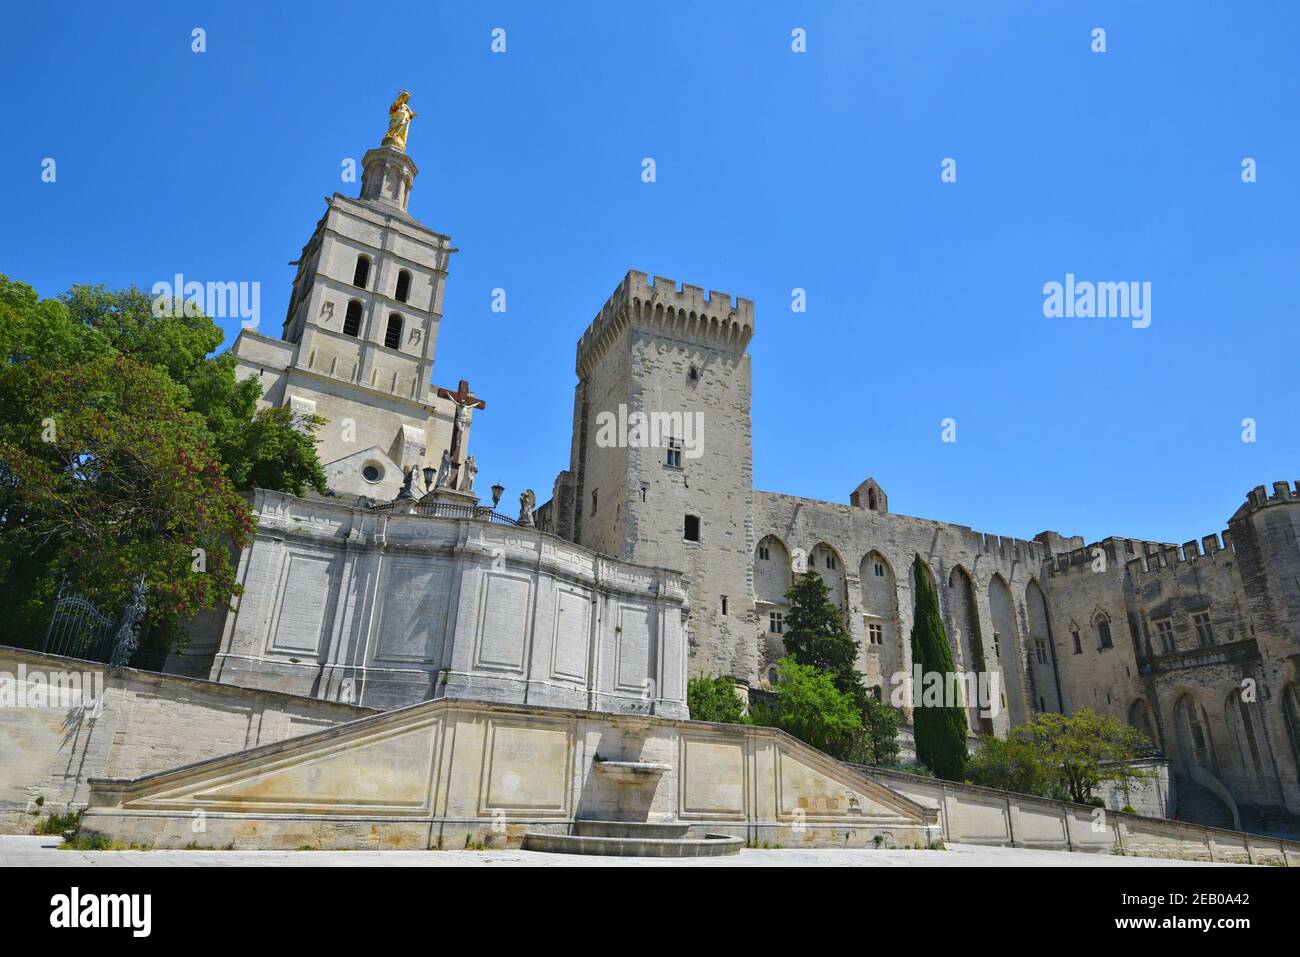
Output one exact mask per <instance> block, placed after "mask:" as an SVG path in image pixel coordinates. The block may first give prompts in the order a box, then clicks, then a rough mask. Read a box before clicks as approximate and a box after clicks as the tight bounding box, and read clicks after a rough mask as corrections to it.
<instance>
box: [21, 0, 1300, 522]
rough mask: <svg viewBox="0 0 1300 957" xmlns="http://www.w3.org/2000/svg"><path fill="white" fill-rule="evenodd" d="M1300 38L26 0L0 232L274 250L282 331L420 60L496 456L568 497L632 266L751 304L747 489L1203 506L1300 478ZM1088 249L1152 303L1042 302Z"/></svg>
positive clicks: (857, 15) (995, 502)
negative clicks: (49, 161) (580, 367)
mask: <svg viewBox="0 0 1300 957" xmlns="http://www.w3.org/2000/svg"><path fill="white" fill-rule="evenodd" d="M1097 26H1100V27H1104V28H1105V29H1106V31H1107V47H1108V49H1107V52H1106V53H1104V54H1094V53H1092V52H1091V51H1090V48H1089V47H1090V42H1091V41H1090V31H1091V30H1092V28H1093V27H1097ZM194 27H203V28H204V29H206V31H207V45H208V52H206V53H204V54H195V53H192V52H191V50H190V45H191V40H190V31H191V29H192V28H194ZM494 27H502V28H504V29H505V30H506V31H507V53H506V54H504V55H494V54H493V53H492V52H491V51H490V49H489V42H490V31H491V30H492V29H493V28H494ZM795 27H803V28H804V29H806V31H807V37H808V40H807V43H808V52H807V53H805V54H802V55H796V54H794V53H792V52H791V50H790V42H791V41H790V31H791V30H792V29H793V28H795ZM1297 49H1300V5H1297V4H1293V3H1289V2H1282V0H1277V2H1273V3H1236V2H1234V3H1231V4H1223V3H1195V2H1168V3H1164V2H1144V3H1141V4H1133V3H1092V4H1087V5H1084V4H1072V3H1050V4H1048V3H1040V2H1024V3H986V2H980V3H976V2H974V0H971V2H965V3H917V2H910V0H891V2H884V3H871V4H862V3H806V4H805V3H799V4H794V3H784V4H756V3H743V4H742V3H735V4H725V5H724V4H721V3H716V4H715V3H684V2H681V3H679V2H657V3H636V4H632V3H618V4H600V5H597V4H595V3H591V4H577V3H545V4H542V3H511V4H491V3H470V2H445V3H438V4H424V3H409V4H399V5H390V4H371V5H366V4H355V3H351V4H341V3H312V4H304V5H302V6H300V7H299V6H291V5H287V4H286V5H281V4H268V3H220V4H218V3H188V2H187V3H182V4H178V3H156V4H113V5H103V4H89V3H87V4H68V3H59V4H21V5H10V6H9V8H8V9H7V10H6V14H5V24H4V28H3V30H2V31H0V71H3V73H2V78H3V83H0V110H2V111H3V112H2V115H3V117H4V134H3V136H2V137H0V144H2V145H0V214H2V216H3V220H2V222H3V228H2V229H0V271H3V272H4V273H6V274H8V275H10V276H12V277H14V278H18V279H22V280H24V281H26V282H29V283H31V284H32V285H34V286H35V287H36V288H37V289H38V290H39V291H40V292H41V293H42V294H44V295H55V294H57V293H59V292H60V291H62V290H64V289H66V288H67V287H68V286H69V285H70V284H72V283H74V282H90V283H104V284H107V285H109V286H126V285H130V284H132V283H135V284H138V285H140V286H141V287H144V288H148V286H149V285H151V284H152V283H153V282H155V281H157V280H159V279H163V278H168V277H170V276H171V275H172V274H173V273H175V272H182V273H184V274H186V276H187V277H188V278H193V279H201V280H205V281H206V280H223V281H224V280H244V281H259V282H261V284H262V310H263V329H264V330H265V331H270V332H274V333H278V331H279V328H280V324H281V322H282V319H283V315H284V309H285V306H286V304H287V299H288V294H289V287H290V281H291V278H292V274H293V270H292V269H291V268H290V267H289V266H288V265H286V264H287V263H288V262H289V261H290V260H293V259H296V258H297V254H298V252H299V251H300V249H301V247H302V245H303V244H304V243H305V242H306V241H307V239H308V237H309V235H310V233H311V229H312V227H313V225H314V224H315V222H316V220H317V219H318V218H319V216H320V214H321V212H322V208H323V206H322V197H323V196H325V195H327V194H330V193H332V192H334V191H336V190H343V191H346V192H354V191H355V189H356V187H355V186H351V185H345V184H342V183H341V182H340V178H339V171H340V163H341V161H342V160H343V158H345V157H356V158H358V159H359V158H360V156H361V154H362V153H363V152H364V151H365V150H366V149H367V148H369V147H371V146H374V145H377V142H378V139H379V137H380V135H381V133H382V129H383V124H384V121H385V117H386V109H387V106H388V104H389V102H390V101H391V99H392V97H393V94H394V93H395V92H396V91H397V90H398V89H400V88H402V87H409V88H410V89H411V90H412V93H413V96H412V106H413V107H414V108H415V109H416V110H417V112H418V113H419V114H420V115H419V117H418V118H417V119H416V120H415V122H414V124H413V125H412V133H411V140H410V153H411V155H412V157H413V158H414V159H415V161H416V163H417V164H418V165H419V167H420V177H419V179H418V181H417V182H416V187H415V192H414V195H413V199H412V205H411V209H412V212H413V214H414V215H416V216H417V217H418V218H419V219H421V220H422V221H423V222H425V223H427V224H428V225H429V226H431V227H432V228H434V229H437V230H439V231H442V232H446V233H449V234H450V235H451V236H452V237H453V240H454V241H455V243H456V245H457V246H459V247H460V249H461V250H462V252H461V253H460V254H459V255H458V256H457V257H456V258H455V259H454V262H453V273H452V275H451V278H450V281H449V285H448V292H447V296H446V301H445V313H446V318H445V320H444V323H443V330H442V335H441V338H440V341H439V345H438V355H437V363H436V366H435V371H434V378H435V380H436V381H437V382H438V383H439V384H446V385H454V384H455V381H456V380H457V379H460V378H467V379H469V380H471V382H472V384H473V386H474V388H475V389H476V391H477V392H478V393H479V394H480V395H482V396H483V397H485V398H486V399H487V400H488V403H489V404H488V408H487V410H486V412H485V413H482V414H481V415H480V417H479V418H478V420H477V421H478V427H476V428H475V431H474V447H475V452H476V453H477V457H478V459H479V462H480V463H481V468H482V472H481V474H480V479H481V480H484V479H485V480H486V481H480V484H481V485H483V486H486V485H488V484H490V483H491V482H492V481H495V480H498V479H500V480H501V481H503V482H504V483H505V484H506V485H507V486H508V487H510V488H513V489H515V490H516V491H517V490H518V489H520V488H522V487H524V486H532V487H534V488H536V489H537V491H538V493H539V498H541V499H545V498H546V497H548V495H549V492H550V487H551V482H552V480H553V478H554V475H555V472H556V471H557V470H559V469H561V468H564V467H567V464H568V449H569V429H570V417H571V411H572V398H573V385H574V382H575V378H574V373H573V352H574V343H575V341H576V339H577V337H578V336H579V334H580V333H581V332H582V330H583V329H584V328H585V327H586V325H587V323H588V322H589V321H590V320H591V318H592V316H593V315H594V314H595V313H596V311H597V310H598V309H599V307H600V305H601V303H602V302H603V301H604V300H605V298H606V297H607V296H608V294H609V293H610V292H611V291H612V290H613V288H614V286H615V285H616V284H617V283H618V281H619V279H620V278H621V277H622V275H623V274H624V273H625V271H626V270H627V269H629V268H636V269H641V270H645V271H647V272H650V273H658V274H661V275H665V276H671V277H674V278H675V279H677V280H679V281H686V282H690V283H693V284H696V285H700V286H703V287H705V288H706V289H707V288H711V289H724V290H728V291H730V292H732V293H735V294H739V295H743V296H746V297H748V298H751V299H753V300H754V301H755V303H756V309H757V327H758V332H757V335H756V337H755V339H754V341H753V343H752V344H751V346H750V351H751V353H752V355H753V369H754V480H755V485H756V486H757V487H758V488H761V489H766V490H772V491H780V492H788V493H792V494H799V495H803V496H807V497H811V498H823V499H829V500H832V501H847V497H848V493H849V491H850V489H852V488H853V487H854V486H855V485H856V484H857V483H858V482H859V481H861V480H862V479H863V478H865V477H866V476H868V475H873V476H875V477H876V478H877V479H878V480H879V481H880V483H881V484H882V485H883V486H884V488H885V489H886V491H887V492H888V493H889V495H890V505H891V507H892V508H893V510H895V511H898V512H903V513H906V514H912V515H921V516H926V517H931V518H938V519H944V520H948V521H954V522H959V523H961V524H966V525H971V526H973V527H975V528H977V529H980V530H982V531H989V532H995V533H999V534H1007V535H1017V536H1024V537H1027V536H1031V535H1033V534H1035V533H1036V532H1038V531H1041V530H1042V529H1044V528H1052V529H1056V530H1058V531H1061V532H1062V533H1066V534H1083V535H1085V536H1087V537H1089V538H1097V537H1101V536H1104V535H1108V534H1122V535H1133V536H1139V537H1148V538H1154V539H1163V540H1172V541H1177V542H1181V541H1184V540H1186V539H1189V538H1193V537H1199V536H1201V535H1203V534H1206V533H1209V532H1211V531H1216V530H1218V529H1220V528H1222V527H1223V523H1224V522H1225V521H1226V519H1227V517H1228V516H1229V515H1230V514H1231V513H1232V512H1233V511H1234V510H1235V509H1236V507H1237V506H1238V505H1239V504H1240V502H1241V501H1242V499H1243V496H1244V495H1245V493H1246V492H1247V491H1248V490H1249V489H1250V488H1252V487H1253V486H1255V485H1257V484H1261V483H1264V484H1267V483H1270V482H1272V481H1274V480H1278V479H1295V478H1297V477H1300V468H1298V467H1297V466H1300V462H1297V456H1296V451H1297V448H1298V447H1300V442H1297V439H1298V438H1300V415H1297V411H1298V405H1297V381H1296V380H1297V375H1296V370H1297V355H1298V354H1300V349H1298V348H1297V347H1298V346H1300V331H1298V328H1297V323H1296V312H1297V306H1298V305H1300V270H1298V269H1297V265H1298V253H1300V229H1297V222H1300V201H1298V200H1300V197H1298V195H1297V194H1298V191H1300V133H1298V129H1300V123H1298V122H1297V119H1298V118H1300V110H1297V98H1298V97H1297V94H1298V93H1300V66H1298V63H1300V59H1298V58H1297V56H1296V51H1297ZM646 156H650V157H653V158H654V159H655V160H656V162H657V167H658V182H656V183H654V184H646V183H643V182H642V181H641V177H640V172H641V166H640V164H641V160H642V158H643V157H646ZM1247 156H1249V157H1254V158H1255V159H1256V160H1257V162H1258V176H1259V181H1258V182H1257V183H1254V184H1250V185H1247V184H1243V183H1242V182H1241V175H1240V174H1241V161H1242V159H1243V157H1247ZM45 157H53V158H55V159H56V160H57V163H58V180H57V182H56V183H54V184H45V183H42V182H41V179H40V164H41V161H42V159H43V158H45ZM945 157H953V158H955V159H956V160H957V164H958V166H957V171H958V179H957V182H956V183H953V184H944V183H941V182H940V176H939V173H940V163H941V161H942V160H943V158H945ZM1067 272H1072V273H1074V274H1076V275H1077V276H1078V277H1079V278H1081V279H1093V280H1113V281H1119V280H1137V281H1147V282H1150V283H1151V284H1152V324H1151V326H1150V328H1148V329H1144V330H1135V329H1132V328H1131V327H1130V325H1129V323H1127V322H1125V321H1123V320H1114V319H1108V320H1102V319H1047V318H1044V316H1043V311H1042V304H1043V293H1042V288H1043V284H1044V283H1046V282H1050V281H1053V280H1056V281H1061V280H1063V279H1064V276H1065V274H1066V273H1067ZM494 287H503V288H505V289H506V291H507V296H508V307H509V308H508V312H506V313H505V314H504V315H502V314H497V313H493V312H492V311H491V310H490V304H491V298H490V297H491V290H492V289H493V288H494ZM794 287H802V288H805V289H806V290H807V296H808V311H807V313H805V314H795V313H792V312H791V310H790V291H791V289H792V288H794ZM232 325H233V324H232ZM233 331H237V330H232V331H231V336H232V337H233ZM1248 416H1249V417H1253V418H1255V419H1256V420H1257V421H1258V441H1257V442H1256V443H1255V444H1246V443H1243V442H1242V441H1241V426H1240V422H1241V420H1242V419H1243V418H1245V417H1248ZM945 417H952V418H954V419H956V421H957V428H958V432H957V437H958V441H957V442H956V443H955V444H943V443H941V442H940V420H941V419H943V418H945ZM513 494H514V493H510V492H508V493H507V501H513V498H512V495H513Z"/></svg>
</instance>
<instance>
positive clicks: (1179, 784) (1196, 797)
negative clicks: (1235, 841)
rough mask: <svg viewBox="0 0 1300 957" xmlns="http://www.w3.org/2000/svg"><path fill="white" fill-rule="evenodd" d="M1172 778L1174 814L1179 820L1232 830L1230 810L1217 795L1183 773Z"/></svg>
mask: <svg viewBox="0 0 1300 957" xmlns="http://www.w3.org/2000/svg"><path fill="white" fill-rule="evenodd" d="M1174 780H1175V785H1176V789H1175V791H1174V793H1175V794H1176V795H1177V804H1176V807H1175V809H1174V814H1175V815H1176V816H1177V817H1178V819H1179V820H1180V821H1186V822H1187V823H1189V824H1204V825H1206V826H1208V827H1222V828H1226V829H1228V830H1232V827H1233V821H1232V812H1231V811H1230V810H1228V807H1227V805H1225V804H1224V803H1223V801H1221V800H1220V799H1219V796H1218V795H1216V794H1215V793H1214V792H1213V791H1211V790H1210V789H1209V788H1207V787H1205V786H1204V785H1201V784H1197V783H1196V782H1195V781H1193V780H1192V779H1191V778H1189V777H1187V775H1185V774H1179V775H1176V776H1175V778H1174Z"/></svg>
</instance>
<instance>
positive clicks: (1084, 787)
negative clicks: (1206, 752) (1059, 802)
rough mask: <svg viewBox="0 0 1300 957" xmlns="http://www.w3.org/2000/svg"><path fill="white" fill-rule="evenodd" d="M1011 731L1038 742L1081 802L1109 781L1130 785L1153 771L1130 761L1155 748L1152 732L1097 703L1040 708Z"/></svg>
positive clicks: (1060, 778)
mask: <svg viewBox="0 0 1300 957" xmlns="http://www.w3.org/2000/svg"><path fill="white" fill-rule="evenodd" d="M1010 736H1011V738H1012V739H1014V740H1015V741H1019V742H1023V743H1025V744H1027V745H1030V746H1031V747H1033V749H1034V750H1035V752H1036V753H1037V755H1038V758H1039V760H1040V761H1041V762H1042V763H1043V764H1044V765H1046V767H1047V768H1048V769H1049V771H1050V773H1051V774H1052V776H1053V777H1055V778H1056V780H1057V781H1058V782H1059V783H1060V785H1061V786H1062V787H1063V788H1064V789H1065V791H1066V793H1067V794H1069V796H1070V800H1072V801H1077V802H1078V803H1080V804H1087V803H1088V802H1089V801H1090V800H1092V799H1093V793H1092V792H1093V789H1094V788H1096V787H1097V786H1098V785H1100V784H1102V783H1103V782H1108V781H1113V782H1115V783H1117V784H1119V786H1120V787H1121V788H1123V789H1125V790H1127V789H1128V788H1129V787H1130V786H1132V785H1133V784H1134V783H1136V782H1138V781H1142V780H1146V779H1147V778H1149V777H1150V772H1148V771H1144V770H1142V769H1139V768H1136V767H1134V766H1133V765H1132V764H1129V763H1128V762H1130V761H1131V760H1132V759H1133V758H1135V757H1137V756H1138V755H1140V754H1142V753H1144V752H1145V751H1147V750H1148V749H1149V748H1151V741H1150V740H1149V739H1148V738H1147V736H1146V735H1144V734H1143V733H1142V732H1141V731H1139V730H1138V729H1137V728H1132V727H1129V726H1128V725H1126V724H1124V722H1122V721H1120V720H1119V719H1118V718H1112V717H1110V716H1109V715H1104V714H1098V713H1097V712H1096V711H1093V710H1092V709H1091V708H1080V709H1079V710H1078V711H1076V712H1075V713H1074V714H1072V715H1069V716H1066V715H1063V714H1056V713H1054V712H1042V711H1040V712H1038V713H1036V714H1035V715H1034V716H1033V718H1032V719H1031V720H1030V721H1029V722H1028V723H1027V724H1022V725H1020V726H1019V727H1017V728H1014V729H1012V731H1011V735H1010Z"/></svg>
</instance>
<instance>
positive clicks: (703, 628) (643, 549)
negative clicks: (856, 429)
mask: <svg viewBox="0 0 1300 957" xmlns="http://www.w3.org/2000/svg"><path fill="white" fill-rule="evenodd" d="M753 334H754V304H753V303H752V302H750V301H749V300H747V299H739V298H737V299H736V300H734V301H733V300H732V297H731V296H730V295H729V294H728V293H724V292H710V293H708V294H707V295H706V294H705V292H704V290H703V289H702V288H700V287H698V286H686V285H684V286H682V287H681V288H678V287H677V284H676V282H675V281H674V280H672V279H665V278H663V277H661V276H656V277H655V278H654V282H653V283H651V282H649V281H648V280H647V276H646V274H645V273H641V272H635V271H632V272H629V273H628V274H627V276H626V277H625V278H624V279H623V281H622V282H621V283H620V284H619V286H618V288H617V289H616V290H615V291H614V294H613V295H612V296H611V297H610V298H609V301H608V302H606V303H605V305H604V307H603V308H602V309H601V311H600V315H598V316H597V317H596V319H595V320H594V321H593V322H592V323H591V326H590V327H589V328H588V329H587V331H586V332H585V333H584V334H583V336H582V339H581V340H580V341H579V343H578V350H577V375H578V386H577V390H576V393H575V396H574V405H573V444H572V448H571V452H570V468H569V470H568V471H567V472H563V473H561V474H560V476H559V478H558V480H557V481H556V487H555V492H554V495H553V497H552V500H551V503H550V504H549V506H547V507H546V515H545V520H546V523H547V524H549V526H550V527H551V528H552V529H553V530H554V531H556V532H557V533H558V534H560V535H561V536H563V537H565V538H568V539H570V540H572V541H575V542H577V543H578V544H580V545H584V546H586V547H588V548H592V549H595V550H597V551H600V552H603V553H605V554H608V555H612V556H614V557H616V558H619V559H622V560H624V561H630V562H637V563H640V564H644V565H651V566H659V567H664V568H670V569H675V570H678V571H681V572H683V573H684V574H685V576H686V578H687V580H688V582H689V592H690V618H689V621H688V631H689V640H690V660H689V670H690V673H691V674H702V673H707V674H718V673H721V674H730V675H733V676H735V677H736V678H739V679H743V680H745V681H753V680H754V679H755V678H756V676H757V641H756V640H755V636H756V634H757V630H756V629H757V619H756V618H755V612H754V600H753V588H752V582H751V579H752V575H753V558H752V555H751V552H752V551H753V548H754V543H753V518H752V494H751V490H752V488H753V452H752V435H751V427H750V360H749V355H748V354H747V353H746V351H745V349H746V346H747V345H748V344H749V340H750V338H751V337H752V336H753Z"/></svg>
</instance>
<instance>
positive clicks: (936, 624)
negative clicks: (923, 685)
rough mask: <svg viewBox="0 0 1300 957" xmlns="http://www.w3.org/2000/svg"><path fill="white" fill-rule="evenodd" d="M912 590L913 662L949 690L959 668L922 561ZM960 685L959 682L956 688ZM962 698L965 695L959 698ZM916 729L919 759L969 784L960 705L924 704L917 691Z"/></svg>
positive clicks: (914, 706)
mask: <svg viewBox="0 0 1300 957" xmlns="http://www.w3.org/2000/svg"><path fill="white" fill-rule="evenodd" d="M912 588H913V594H914V595H915V596H916V600H915V604H914V616H913V621H912V662H913V665H914V666H918V665H919V666H920V669H921V674H922V675H923V676H925V675H932V674H937V675H940V676H942V677H943V679H944V685H945V687H947V686H949V684H950V682H949V676H951V675H952V674H954V672H955V670H956V669H955V666H954V665H953V661H952V652H951V650H949V648H948V636H947V634H946V633H945V632H944V627H943V620H942V619H941V618H940V617H939V599H938V596H937V595H936V594H935V592H934V587H933V586H932V585H931V584H930V575H929V573H928V571H927V570H926V567H925V563H924V562H923V561H921V556H920V555H917V556H916V559H915V561H913V562H912ZM952 684H953V685H955V683H952ZM959 697H960V695H959ZM912 724H913V730H914V732H915V735H916V756H917V757H918V758H919V759H920V761H921V763H922V764H924V765H925V766H926V767H928V768H930V769H931V770H933V771H934V773H935V775H936V776H937V777H941V778H945V779H946V780H949V781H963V780H965V776H966V775H965V770H966V712H965V708H964V707H963V705H962V702H961V701H960V700H957V701H953V702H951V705H950V704H949V702H947V701H944V702H941V703H940V704H939V705H938V706H934V705H933V704H932V705H929V706H927V705H926V704H925V698H924V695H922V694H921V689H920V688H913V689H912Z"/></svg>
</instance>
